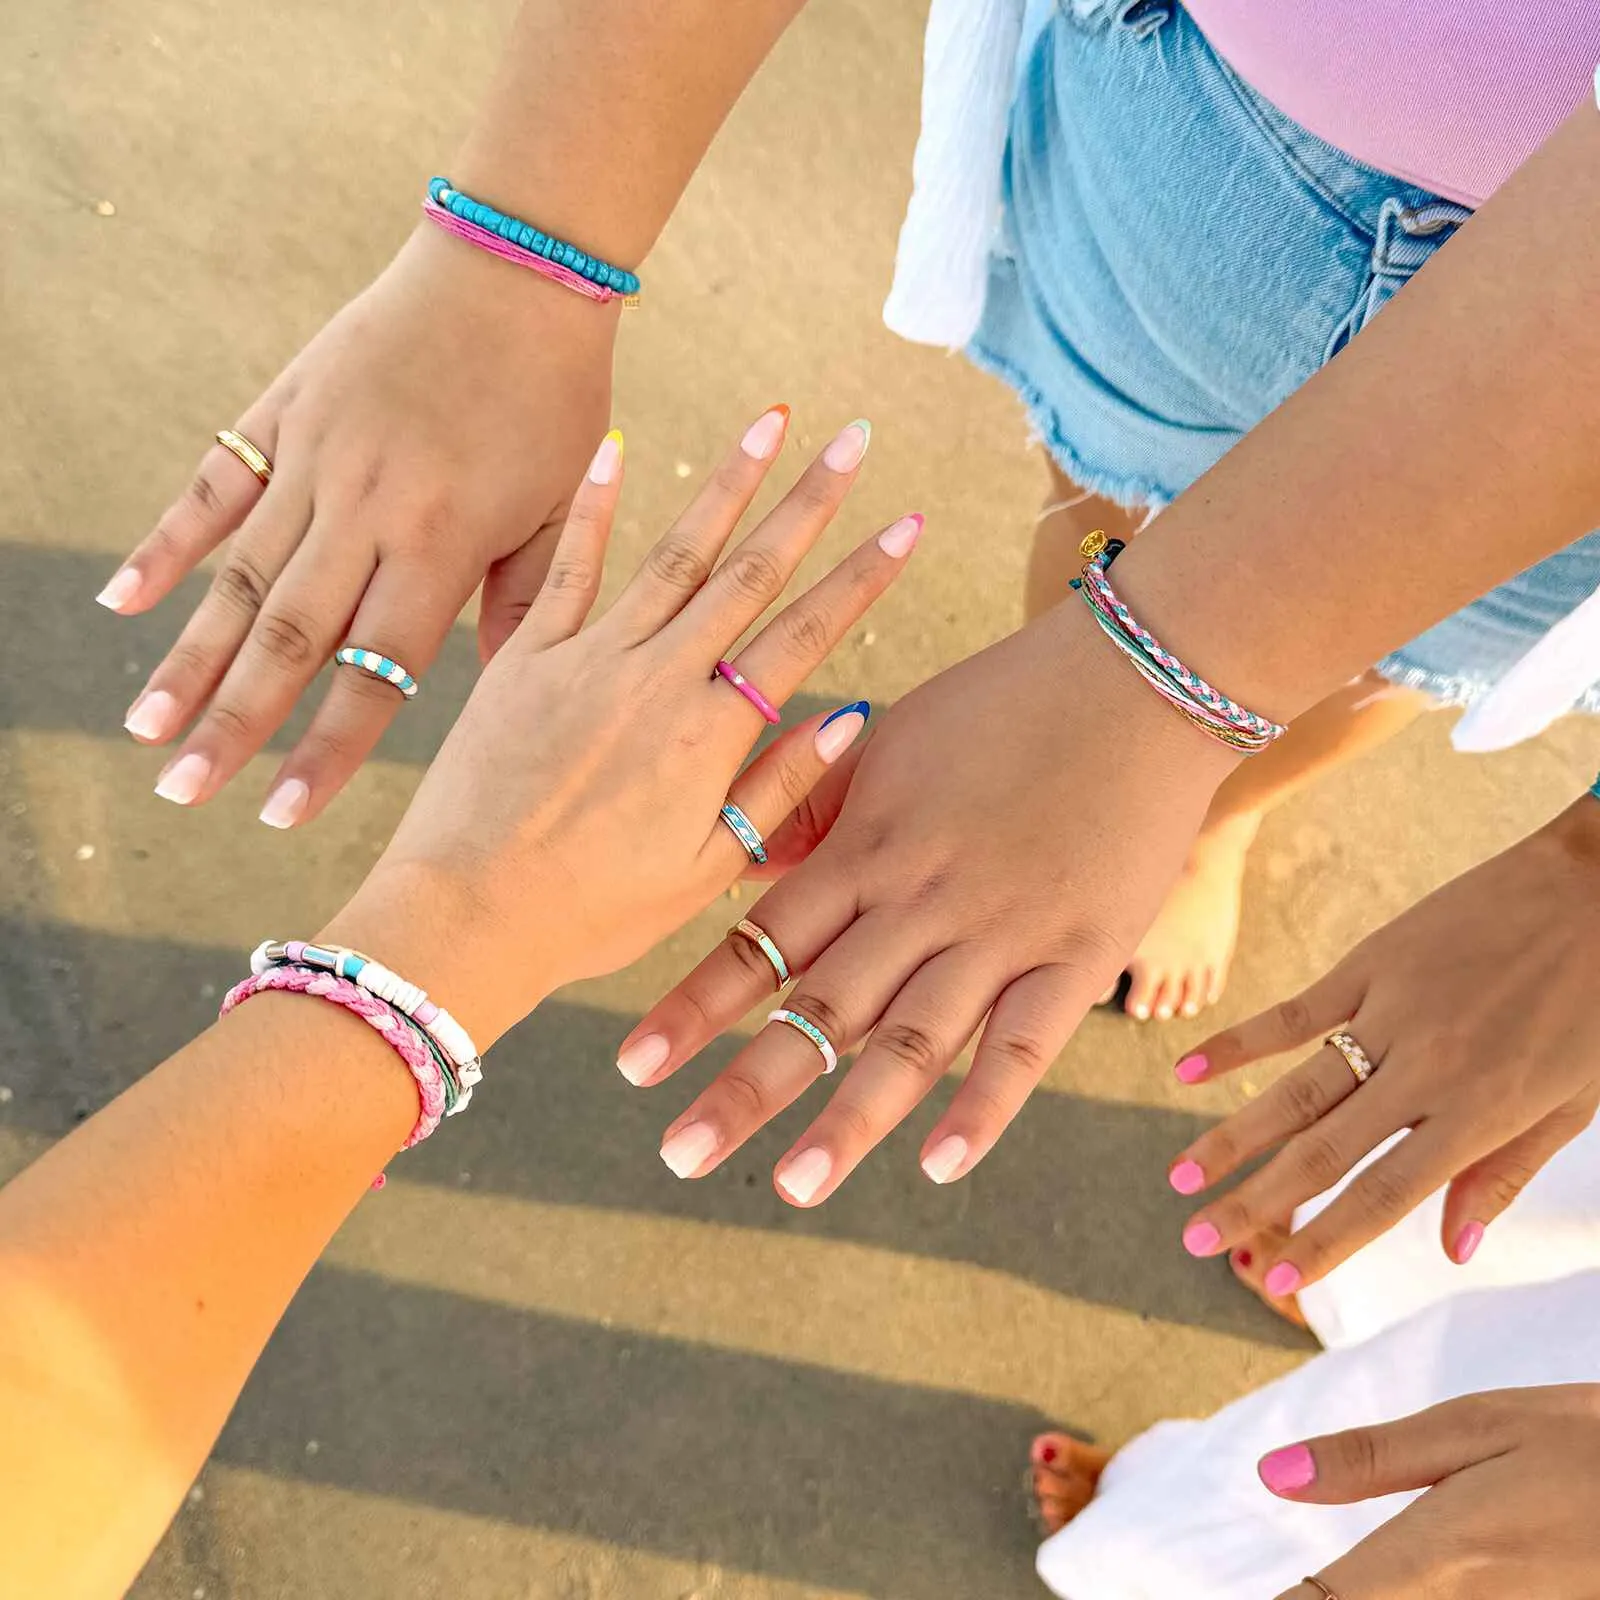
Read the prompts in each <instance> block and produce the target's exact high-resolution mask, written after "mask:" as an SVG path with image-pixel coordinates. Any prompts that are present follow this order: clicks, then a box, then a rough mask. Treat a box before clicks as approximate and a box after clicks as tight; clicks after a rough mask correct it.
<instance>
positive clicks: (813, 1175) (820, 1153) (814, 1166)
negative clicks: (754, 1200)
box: [778, 1145, 833, 1206]
mask: <svg viewBox="0 0 1600 1600" xmlns="http://www.w3.org/2000/svg"><path fill="white" fill-rule="evenodd" d="M832 1171H833V1157H832V1156H830V1155H829V1154H828V1152H827V1151H826V1150H824V1149H823V1148H822V1146H821V1145H813V1146H812V1147H811V1149H809V1150H802V1151H801V1152H800V1154H799V1155H797V1156H796V1157H795V1158H794V1160H793V1161H791V1162H790V1163H789V1165H788V1166H786V1167H785V1168H784V1169H783V1171H782V1172H780V1173H779V1174H778V1187H779V1188H780V1189H782V1190H783V1192H784V1193H785V1194H786V1195H788V1197H789V1198H790V1199H791V1200H793V1201H794V1202H795V1203H796V1204H797V1205H802V1206H804V1205H809V1204H810V1203H811V1202H812V1200H814V1199H815V1198H816V1194H817V1191H818V1190H819V1189H820V1188H821V1187H822V1186H823V1184H825V1183H826V1182H827V1181H828V1174H829V1173H830V1172H832Z"/></svg>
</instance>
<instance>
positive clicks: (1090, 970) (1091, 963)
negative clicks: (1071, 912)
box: [1053, 923, 1124, 982]
mask: <svg viewBox="0 0 1600 1600" xmlns="http://www.w3.org/2000/svg"><path fill="white" fill-rule="evenodd" d="M1123 954H1124V952H1123V948H1122V941H1121V940H1120V939H1117V938H1115V937H1114V936H1113V935H1112V934H1110V933H1108V932H1107V931H1106V930H1105V929H1104V928H1101V927H1099V926H1098V925H1097V924H1093V923H1089V924H1085V925H1081V926H1078V927H1074V928H1069V929H1067V930H1066V931H1065V932H1064V933H1063V934H1061V935H1060V937H1059V939H1058V941H1057V945H1056V951H1055V954H1054V957H1053V959H1054V962H1055V965H1057V966H1059V967H1063V968H1065V969H1066V970H1067V972H1069V973H1071V974H1072V975H1073V976H1074V977H1080V978H1091V979H1094V980H1095V981H1096V982H1098V981H1099V980H1101V979H1102V978H1104V977H1105V976H1106V975H1107V973H1108V972H1109V971H1110V970H1111V969H1112V968H1113V967H1115V966H1117V965H1119V964H1120V963H1121V961H1122V958H1123Z"/></svg>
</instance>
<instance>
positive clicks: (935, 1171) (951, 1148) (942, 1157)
mask: <svg viewBox="0 0 1600 1600" xmlns="http://www.w3.org/2000/svg"><path fill="white" fill-rule="evenodd" d="M966 1159H967V1141H966V1140H965V1139H963V1138H962V1137H961V1135H960V1134H959V1133H947V1134H946V1135H945V1136H944V1138H942V1139H941V1140H940V1141H939V1142H938V1144H936V1145H935V1146H934V1147H933V1149H931V1150H930V1151H929V1152H928V1153H927V1155H925V1156H924V1157H923V1158H922V1170H923V1171H924V1172H925V1173H927V1175H928V1176H929V1177H930V1178H932V1179H933V1181H934V1182H935V1183H949V1181H950V1180H951V1179H952V1178H953V1177H955V1175H956V1174H957V1173H958V1172H960V1170H961V1168H962V1165H963V1163H964V1162H965V1161H966Z"/></svg>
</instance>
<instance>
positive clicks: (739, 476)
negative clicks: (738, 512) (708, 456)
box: [711, 461, 749, 500]
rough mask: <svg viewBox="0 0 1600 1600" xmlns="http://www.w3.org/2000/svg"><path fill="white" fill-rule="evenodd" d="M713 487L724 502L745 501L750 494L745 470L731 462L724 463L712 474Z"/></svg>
mask: <svg viewBox="0 0 1600 1600" xmlns="http://www.w3.org/2000/svg"><path fill="white" fill-rule="evenodd" d="M711 487H712V489H713V491H714V492H715V493H716V495H717V497H718V498H719V499H722V500H743V499H744V497H745V495H746V494H747V493H749V484H748V482H747V479H746V475H745V473H744V472H743V470H742V469H741V468H740V467H738V466H737V465H736V464H735V463H733V462H731V461H724V462H723V463H722V465H721V466H720V467H718V468H717V470H716V471H715V472H713V473H712V474H711Z"/></svg>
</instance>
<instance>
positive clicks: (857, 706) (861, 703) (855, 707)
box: [817, 700, 872, 733]
mask: <svg viewBox="0 0 1600 1600" xmlns="http://www.w3.org/2000/svg"><path fill="white" fill-rule="evenodd" d="M852 711H853V712H855V713H856V715H857V716H859V717H860V718H861V719H862V721H865V720H866V719H867V718H868V717H870V716H871V715H872V702H871V701H870V700H853V701H851V703H850V704H849V705H847V706H840V707H839V709H838V710H837V711H835V712H833V713H832V714H831V715H830V716H826V717H824V718H823V719H822V727H823V728H826V727H827V726H828V724H829V723H830V722H837V721H838V720H839V718H840V717H848V716H849V715H850V713H851V712H852ZM817 732H818V733H821V732H822V728H818V729H817Z"/></svg>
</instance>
